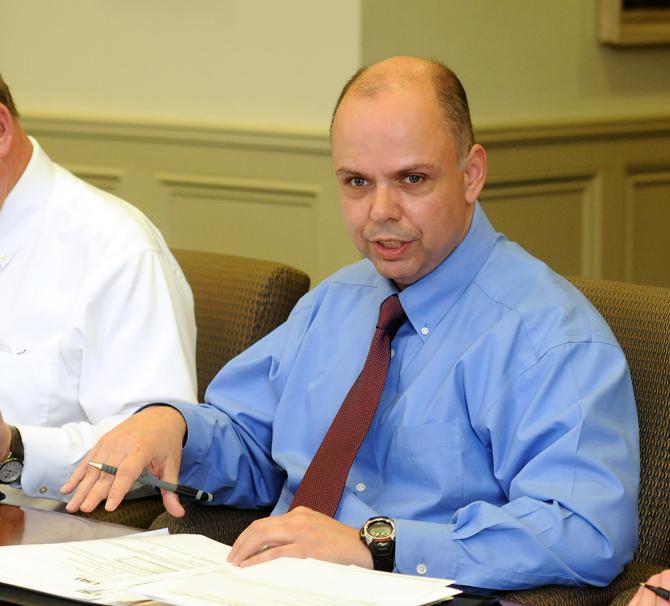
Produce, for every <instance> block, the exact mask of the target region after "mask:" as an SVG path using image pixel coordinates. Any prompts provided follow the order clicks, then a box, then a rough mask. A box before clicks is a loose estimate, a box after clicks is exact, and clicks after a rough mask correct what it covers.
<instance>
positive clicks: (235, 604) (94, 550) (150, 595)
mask: <svg viewBox="0 0 670 606" xmlns="http://www.w3.org/2000/svg"><path fill="white" fill-rule="evenodd" d="M229 551H230V547H228V546H227V545H224V544H222V543H218V542H216V541H213V540H211V539H208V538H206V537H203V536H200V535H162V536H156V535H152V534H139V535H131V536H128V537H119V538H114V539H98V540H95V541H79V542H71V543H56V544H46V545H18V546H12V547H0V582H2V583H7V584H10V585H16V586H20V587H25V588H28V589H33V590H36V591H42V592H45V593H50V594H53V595H59V596H63V597H68V598H74V599H77V600H84V601H88V602H91V603H95V604H110V605H122V604H131V603H137V602H141V601H146V600H148V599H153V600H158V601H160V602H162V603H166V604H175V605H184V606H186V605H188V606H201V605H202V606H204V605H216V606H225V605H230V606H246V605H249V606H255V605H258V606H260V605H263V606H303V605H304V606H339V605H347V606H375V605H377V604H379V605H382V604H383V605H385V606H401V605H402V606H412V605H417V606H418V605H423V604H431V603H435V602H439V601H442V600H445V599H449V597H450V596H452V595H454V594H456V593H459V592H458V591H457V590H453V589H451V588H449V587H447V585H449V584H450V583H451V581H448V580H445V579H426V578H422V577H410V576H405V575H398V574H389V573H379V572H375V571H369V570H365V569H362V568H358V567H355V566H343V565H338V564H330V563H327V562H320V561H317V560H311V559H307V560H300V559H292V558H280V559H277V560H273V561H271V562H267V563H265V564H259V565H257V566H250V567H248V568H239V567H237V566H233V565H231V564H228V563H227V562H226V557H227V555H228V553H229ZM0 597H1V595H0Z"/></svg>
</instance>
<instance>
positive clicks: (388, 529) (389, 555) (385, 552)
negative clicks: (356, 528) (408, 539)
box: [360, 516, 395, 572]
mask: <svg viewBox="0 0 670 606" xmlns="http://www.w3.org/2000/svg"><path fill="white" fill-rule="evenodd" d="M360 536H361V541H363V544H364V545H366V546H367V548H368V549H369V550H370V554H371V555H372V563H373V565H374V567H375V570H383V571H385V572H393V568H394V567H395V522H394V521H393V520H392V519H391V518H387V517H386V516H378V517H375V518H370V519H369V520H368V521H367V522H365V524H363V527H362V528H361V532H360Z"/></svg>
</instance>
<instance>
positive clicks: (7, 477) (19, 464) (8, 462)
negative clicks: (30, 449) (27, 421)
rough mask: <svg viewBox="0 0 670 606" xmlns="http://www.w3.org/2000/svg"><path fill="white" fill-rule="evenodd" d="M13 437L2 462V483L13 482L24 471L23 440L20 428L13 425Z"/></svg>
mask: <svg viewBox="0 0 670 606" xmlns="http://www.w3.org/2000/svg"><path fill="white" fill-rule="evenodd" d="M10 430H11V432H12V438H11V441H10V443H9V452H8V453H7V456H6V457H5V460H4V461H2V462H0V484H13V483H14V482H18V481H19V480H20V479H21V474H22V473H23V440H22V439H21V433H20V432H19V430H18V429H17V428H16V427H14V426H11V427H10Z"/></svg>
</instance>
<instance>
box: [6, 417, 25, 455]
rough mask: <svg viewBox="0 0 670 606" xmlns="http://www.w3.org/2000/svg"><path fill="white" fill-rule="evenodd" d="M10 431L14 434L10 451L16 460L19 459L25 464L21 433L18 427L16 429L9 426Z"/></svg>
mask: <svg viewBox="0 0 670 606" xmlns="http://www.w3.org/2000/svg"><path fill="white" fill-rule="evenodd" d="M9 431H10V432H11V434H12V437H11V441H10V443H9V451H10V452H11V453H12V455H13V456H14V458H16V459H18V460H19V461H21V463H23V455H24V451H23V439H22V438H21V432H20V431H19V429H18V427H14V425H10V426H9Z"/></svg>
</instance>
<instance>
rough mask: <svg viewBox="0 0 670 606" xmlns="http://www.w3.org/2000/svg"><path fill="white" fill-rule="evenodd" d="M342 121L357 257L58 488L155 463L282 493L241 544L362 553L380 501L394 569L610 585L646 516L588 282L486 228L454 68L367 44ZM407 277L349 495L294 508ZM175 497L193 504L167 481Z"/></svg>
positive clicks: (287, 551) (261, 551)
mask: <svg viewBox="0 0 670 606" xmlns="http://www.w3.org/2000/svg"><path fill="white" fill-rule="evenodd" d="M331 135H332V148H333V159H334V165H335V172H336V175H337V179H338V181H339V183H340V188H341V199H342V210H343V214H344V218H345V221H346V224H347V227H348V230H349V233H350V235H351V238H352V240H353V241H354V243H355V244H356V246H357V247H358V249H359V250H360V251H361V252H362V253H363V255H364V256H365V257H366V259H365V260H363V261H361V262H359V263H356V264H354V265H352V266H349V267H345V268H344V269H342V270H340V271H339V272H337V273H336V274H334V275H333V276H331V277H330V278H328V279H326V280H325V281H324V282H322V283H321V284H320V285H319V286H317V287H316V288H315V289H314V290H312V291H311V292H310V293H308V294H307V295H306V296H305V297H303V299H302V300H301V301H300V302H299V303H298V304H297V305H296V307H295V309H294V310H293V312H292V313H291V316H290V317H289V319H288V320H287V322H286V323H285V324H283V325H282V326H280V327H279V328H277V329H276V330H275V331H274V332H273V333H271V334H270V335H268V336H267V337H265V338H264V339H262V340H261V341H260V342H258V343H257V344H255V345H254V346H252V347H251V348H250V349H248V350H247V351H246V352H244V353H242V354H241V355H240V356H239V357H237V358H236V359H234V360H233V361H231V362H230V363H229V364H228V365H226V366H225V367H224V368H223V369H222V370H221V372H220V373H219V374H218V376H217V377H216V378H215V379H214V381H213V382H212V383H211V385H210V386H209V389H208V391H207V394H206V404H205V405H203V406H182V405H175V406H174V407H170V406H155V407H150V408H147V409H144V410H143V411H141V412H139V413H137V414H136V415H134V416H133V417H132V418H131V419H129V420H128V421H126V422H125V423H124V424H123V425H121V426H120V427H119V428H117V429H116V430H114V431H113V432H111V433H110V434H108V435H107V436H106V437H105V438H103V439H102V440H101V441H100V442H99V443H98V445H97V446H96V448H95V449H94V450H93V451H92V453H91V454H90V457H89V458H90V459H91V460H96V461H100V462H106V463H108V464H111V465H115V466H118V467H119V473H118V474H117V475H116V476H115V477H113V476H111V475H109V474H100V473H99V472H98V471H96V470H93V469H86V467H85V466H81V467H80V468H79V469H78V471H77V472H76V473H75V474H74V475H73V476H72V478H71V479H70V480H69V481H68V483H67V484H66V485H65V486H64V487H63V490H64V491H65V492H71V491H73V490H74V489H75V487H77V486H78V488H77V490H76V492H75V493H74V495H73V497H72V499H71V501H70V503H69V505H68V509H69V510H70V511H75V510H77V509H81V510H83V511H90V510H91V509H93V508H94V507H95V506H96V505H97V504H98V503H99V502H100V501H101V500H102V499H104V498H106V499H107V503H106V507H107V509H114V508H115V507H116V506H117V505H118V504H119V502H120V501H121V498H122V496H123V495H124V494H125V492H126V491H127V490H128V488H129V487H130V485H131V482H132V480H133V479H134V478H135V477H137V476H138V475H139V474H140V472H141V471H142V469H143V468H144V467H149V468H150V469H151V470H152V471H153V472H154V473H156V474H158V475H160V476H161V477H163V478H164V479H167V480H170V481H175V480H177V478H178V477H179V479H180V481H181V482H183V483H186V484H190V485H192V486H197V487H198V488H202V489H205V490H208V491H210V492H213V493H214V495H215V502H216V503H225V504H228V505H233V506H236V507H262V506H267V505H275V509H274V514H275V515H273V516H270V517H269V518H266V519H263V520H259V521H258V522H255V523H254V524H252V525H251V526H250V527H249V528H248V529H247V530H246V531H245V532H244V533H243V534H242V535H241V536H240V538H239V539H238V540H237V542H236V543H235V545H234V546H233V550H232V552H231V556H230V559H231V561H232V562H234V563H236V564H240V565H250V564H254V563H258V562H262V561H266V560H269V559H272V558H275V557H278V556H297V557H315V558H319V559H324V560H331V561H335V562H342V563H353V564H358V565H361V566H367V567H369V568H371V567H372V566H373V560H372V555H371V552H370V550H369V549H368V548H367V546H366V545H365V544H364V543H363V542H361V540H360V538H359V528H361V526H362V525H363V524H364V523H365V522H366V520H368V519H369V518H371V517H374V516H388V517H389V518H391V519H392V520H393V521H394V522H395V527H396V545H395V570H397V571H398V572H401V573H408V574H420V575H423V574H426V575H430V576H440V577H449V578H454V579H456V580H457V582H459V583H461V584H463V585H469V586H477V587H487V588H498V589H506V588H523V587H530V586H537V585H544V584H549V583H562V584H580V583H587V584H594V585H604V584H607V583H608V582H609V581H611V580H612V578H613V577H614V576H615V575H616V574H618V573H619V572H620V571H621V569H622V567H623V565H624V564H625V563H626V562H627V561H628V560H630V558H631V557H632V554H633V551H634V548H635V545H636V536H637V535H636V528H637V514H636V506H637V489H638V475H639V455H638V434H637V419H636V411H635V402H634V398H633V392H632V387H631V382H630V376H629V372H628V368H627V365H626V360H625V358H624V355H623V352H622V350H621V348H620V347H619V345H618V344H617V342H616V340H615V338H614V336H613V335H612V333H611V331H610V329H609V328H608V326H607V325H606V323H605V322H604V321H603V320H602V318H601V317H600V316H599V315H598V313H597V312H596V311H595V310H594V308H593V307H592V306H591V305H590V304H589V303H588V302H587V301H586V300H585V298H584V297H583V296H582V295H581V294H580V293H579V292H578V291H577V290H576V289H575V288H573V287H572V286H571V285H570V284H569V283H567V282H566V281H565V280H564V279H563V278H561V277H560V276H558V275H557V274H555V273H554V272H552V271H551V270H550V269H549V268H548V267H547V266H546V265H545V264H544V263H542V262H541V261H539V260H537V259H535V258H533V257H532V256H530V255H529V254H528V253H526V252H525V251H524V250H523V249H522V248H520V247H519V246H518V245H516V244H514V243H513V242H510V241H509V240H507V239H506V238H505V237H504V236H503V235H501V234H497V233H496V232H495V231H494V229H493V228H492V227H491V224H490V223H489V221H488V220H487V218H486V216H485V214H484V212H483V210H482V209H481V207H480V206H479V204H478V203H477V198H478V196H479V194H480V192H481V190H482V188H483V186H484V181H485V177H486V153H485V151H484V149H483V148H482V146H481V145H478V144H475V143H474V137H473V133H472V126H471V123H470V116H469V112H468V107H467V100H466V97H465V93H464V91H463V89H462V86H461V84H460V82H459V81H458V79H457V78H456V76H455V75H454V74H453V73H452V72H451V71H450V70H448V69H447V68H445V67H444V66H442V65H440V64H437V63H433V62H430V61H425V60H421V59H417V58H411V57H396V58H393V59H389V60H386V61H383V62H381V63H378V64H376V65H373V66H371V67H369V68H367V69H365V70H362V71H361V72H359V73H357V74H356V75H355V76H354V78H352V80H351V81H350V82H349V83H348V84H347V86H346V87H345V89H344V91H343V94H342V96H341V97H340V100H339V101H338V105H337V107H336V110H335V113H334V119H333V123H332V129H331ZM394 293H398V294H399V297H400V301H401V303H402V306H403V308H404V310H405V312H406V315H407V318H408V320H407V321H406V322H405V323H404V324H403V325H402V326H401V327H400V329H399V331H398V333H397V335H396V336H395V338H394V339H393V342H392V358H391V363H390V368H389V373H388V377H387V380H386V383H385V386H384V391H383V394H382V396H381V400H380V403H379V407H378V409H377V412H376V415H375V417H374V419H373V421H372V425H371V426H370V429H369V431H368V433H367V435H366V437H365V439H364V441H363V443H362V445H361V448H360V450H359V452H358V455H357V457H356V459H355V461H354V463H353V466H352V467H351V470H350V472H349V475H348V478H347V482H346V486H345V488H344V494H343V496H342V500H341V501H340V504H339V508H338V510H337V513H336V515H335V517H334V519H332V518H330V517H327V516H325V515H323V514H321V513H317V512H315V511H312V510H310V509H307V508H305V507H299V508H296V509H293V510H291V511H290V512H288V513H286V512H287V510H288V508H289V505H290V503H291V500H292V498H293V495H294V494H295V491H296V489H297V487H298V485H299V484H300V482H301V480H302V478H303V475H304V474H305V470H306V469H307V467H308V465H309V464H310V461H311V460H312V458H313V456H314V454H315V452H316V450H317V448H318V447H319V444H320V443H321V441H322V439H323V436H324V434H325V433H326V431H327V429H328V427H329V425H330V423H331V421H332V420H333V417H334V416H335V414H336V413H337V411H338V409H339V407H340V405H341V404H342V401H343V400H344V398H345V396H346V394H347V392H348V390H349V388H350V387H351V385H352V384H353V382H354V380H355V379H356V377H357V376H358V374H359V373H360V372H361V368H362V367H363V363H364V361H365V358H366V354H367V351H368V346H369V344H370V341H371V338H372V334H373V332H374V331H375V323H376V321H377V316H378V313H379V308H380V304H381V303H382V301H384V300H385V299H386V298H387V297H388V296H389V295H392V294H394ZM184 440H185V441H184ZM182 444H183V448H182ZM323 481H324V482H327V481H328V478H323ZM163 499H164V502H165V506H166V508H167V509H168V511H170V512H172V513H173V514H175V515H182V514H183V508H182V507H181V505H180V504H179V501H178V499H177V497H176V495H174V494H171V493H164V495H163Z"/></svg>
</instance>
